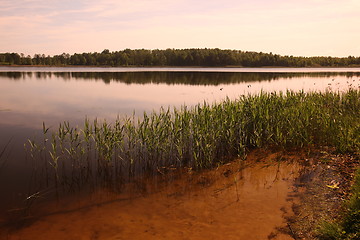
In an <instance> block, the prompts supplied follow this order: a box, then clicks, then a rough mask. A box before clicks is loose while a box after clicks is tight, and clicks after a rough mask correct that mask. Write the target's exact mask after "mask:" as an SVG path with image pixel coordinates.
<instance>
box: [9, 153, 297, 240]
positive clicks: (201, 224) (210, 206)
mask: <svg viewBox="0 0 360 240" xmlns="http://www.w3.org/2000/svg"><path fill="white" fill-rule="evenodd" d="M278 156H279V153H267V152H261V151H255V152H252V153H250V154H249V156H248V159H247V161H245V162H242V161H239V162H237V161H235V162H232V163H230V164H227V165H225V166H222V167H220V168H218V169H215V170H210V171H205V172H202V173H192V174H190V173H187V174H184V173H183V174H182V175H181V176H180V178H176V179H175V180H174V179H173V180H172V181H171V182H168V184H164V183H163V181H161V182H162V183H163V186H162V187H159V188H154V185H155V184H154V182H146V181H141V182H139V184H141V185H142V187H141V189H142V190H141V191H136V190H133V192H132V193H124V194H118V195H113V194H111V193H108V194H107V193H106V192H99V193H98V194H97V195H94V196H93V197H92V199H91V201H89V197H87V198H78V199H72V200H70V201H68V202H67V204H57V205H49V206H48V207H47V208H45V209H43V211H45V212H47V214H49V213H50V215H47V216H43V217H41V218H40V219H39V220H38V221H36V222H34V223H33V224H31V225H29V226H28V227H25V228H23V229H21V230H19V231H15V232H12V233H11V234H9V235H8V236H7V237H8V238H7V239H23V240H25V239H39V240H40V239H50V238H51V239H261V240H263V239H268V237H269V236H272V237H273V238H271V239H293V238H291V237H290V236H288V235H285V234H282V233H281V232H279V231H278V230H277V229H279V228H284V229H285V230H286V229H287V225H286V222H285V218H284V217H285V216H291V214H292V210H291V206H292V203H293V201H295V200H296V199H294V198H291V195H292V191H293V189H292V184H293V183H294V180H295V179H296V178H297V177H298V176H299V172H300V170H301V167H300V166H299V165H298V163H297V162H296V161H291V160H297V158H298V156H283V158H284V159H287V160H290V161H288V162H282V163H278V162H276V159H277V158H278ZM260 159H262V160H261V162H257V161H259V160H260ZM256 162H257V163H256ZM159 180H161V179H158V181H159ZM131 189H136V188H131ZM137 189H138V190H139V188H137ZM34 212H35V214H36V213H38V212H37V211H34Z"/></svg>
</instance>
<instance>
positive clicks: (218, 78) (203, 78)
mask: <svg viewBox="0 0 360 240" xmlns="http://www.w3.org/2000/svg"><path fill="white" fill-rule="evenodd" d="M359 76H360V72H291V73H288V72H156V71H155V72H0V77H3V78H9V79H13V80H21V79H27V78H33V77H35V78H36V79H39V80H40V79H52V78H54V77H56V78H59V79H63V80H64V81H70V80H86V81H103V82H104V83H106V84H110V83H111V82H120V83H126V84H168V85H174V84H186V85H204V86H206V85H215V86H216V85H219V84H234V83H242V82H256V81H274V80H279V79H294V78H310V77H311V78H330V77H346V78H352V77H359Z"/></svg>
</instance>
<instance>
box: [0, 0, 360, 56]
mask: <svg viewBox="0 0 360 240" xmlns="http://www.w3.org/2000/svg"><path fill="white" fill-rule="evenodd" d="M358 9H360V2H359V1H356V0H344V1H341V2H339V1H335V0H304V1H295V0H286V1H285V0H271V1H270V0H252V1H250V0H237V1H235V0H223V1H215V0H207V1H205V0H198V1H193V0H177V1H175V0H121V1H118V0H96V1H95V0H80V1H73V0H63V1H59V0H46V1H45V0H23V1H18V0H2V8H1V9H0V32H2V33H6V34H3V36H2V37H1V38H0V52H4V51H5V52H6V51H18V52H25V53H26V54H27V53H30V54H33V53H35V52H45V53H46V54H60V53H62V52H70V53H72V52H81V51H101V50H102V49H104V48H109V49H113V50H119V49H120V48H153V47H156V48H167V47H174V48H182V47H221V48H234V49H243V50H261V51H273V52H275V51H280V50H281V49H282V50H281V51H280V53H286V52H287V51H289V49H290V51H291V53H289V54H294V55H295V54H297V55H301V54H302V51H305V50H304V49H305V48H304V46H303V45H304V44H306V45H307V46H306V47H307V49H309V52H311V51H314V52H313V54H316V55H318V54H321V52H325V50H326V49H325V45H327V46H328V45H332V47H331V48H332V49H334V51H335V52H336V49H338V50H339V52H338V53H336V54H338V55H339V54H345V53H341V52H344V47H343V46H341V47H340V46H339V45H340V44H343V42H344V41H346V39H345V38H346V37H351V38H352V40H351V41H353V42H356V41H357V42H358V41H359V40H360V39H359V33H358V32H359V30H360V29H359V26H360V21H359V18H358V17H357V15H358V14H357V11H358ZM323 42H325V43H326V44H324V43H323ZM347 43H349V42H348V41H347ZM350 45H351V46H353V45H355V44H352V42H350ZM313 46H318V49H317V50H316V49H314V48H313ZM355 50H356V49H355ZM340 51H341V52H340ZM349 51H350V50H349ZM357 52H358V51H357ZM354 54H355V53H354ZM358 54H360V53H358Z"/></svg>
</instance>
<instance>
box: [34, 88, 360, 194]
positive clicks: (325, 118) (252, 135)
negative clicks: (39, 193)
mask: <svg viewBox="0 0 360 240" xmlns="http://www.w3.org/2000/svg"><path fill="white" fill-rule="evenodd" d="M50 135H51V136H50ZM48 139H51V140H50V142H51V144H50V145H51V146H49V144H48V143H49V141H48ZM274 145H275V146H279V147H282V148H289V147H304V146H310V145H328V146H334V147H336V148H337V149H338V151H340V152H348V151H359V149H360V91H359V90H353V89H350V90H348V91H347V92H342V93H340V92H337V93H336V92H323V93H320V92H311V93H304V92H291V91H288V92H285V93H264V92H261V93H260V94H258V95H247V96H240V97H239V98H238V99H237V100H230V99H226V100H224V101H222V102H219V103H213V104H208V103H206V102H204V103H202V104H198V105H196V106H194V107H191V108H189V107H186V106H183V107H181V108H180V109H177V108H174V109H170V108H168V109H164V108H162V109H160V110H159V111H158V112H152V113H144V114H143V116H142V117H141V118H136V117H135V116H134V115H133V116H132V117H126V118H119V117H118V118H117V119H116V120H115V121H114V122H113V123H107V122H106V121H98V120H97V119H95V120H94V121H93V122H91V121H90V120H89V119H86V120H85V122H84V125H83V126H82V127H81V128H79V127H72V126H70V124H69V123H68V122H65V123H63V124H60V125H59V128H58V130H57V131H48V129H47V128H46V127H45V124H44V137H43V140H42V141H35V140H29V148H28V149H29V153H30V154H31V156H32V158H33V159H34V160H36V159H42V160H41V161H42V162H45V163H46V164H47V166H46V167H44V169H45V170H44V171H45V178H46V181H47V182H52V183H53V184H56V186H58V188H60V187H62V188H63V189H70V190H75V189H77V188H81V187H82V186H84V184H88V183H91V184H90V185H92V186H97V185H106V186H108V187H112V188H114V189H121V187H119V186H121V184H122V183H124V182H127V181H131V179H133V177H135V176H140V175H144V174H146V175H154V174H158V173H159V172H162V171H163V170H164V169H167V168H183V167H186V168H192V169H197V170H199V169H204V168H211V167H213V166H216V165H218V164H222V163H224V162H226V161H229V160H230V159H233V158H235V157H244V156H245V154H246V152H247V151H248V150H249V149H252V148H261V147H268V146H274ZM49 169H52V173H51V174H50V170H49ZM44 171H43V172H44Z"/></svg>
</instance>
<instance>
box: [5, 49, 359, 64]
mask: <svg viewBox="0 0 360 240" xmlns="http://www.w3.org/2000/svg"><path fill="white" fill-rule="evenodd" d="M0 64H1V65H46V66H112V67H123V66H197V67H202V66H204V67H225V66H237V67H264V66H281V67H349V66H350V67H351V66H360V57H354V56H348V57H322V56H319V57H299V56H281V55H278V54H273V53H263V52H250V51H240V50H222V49H218V48H214V49H208V48H204V49H166V50H159V49H156V50H148V49H134V50H131V49H125V50H122V51H113V52H110V51H109V50H108V49H105V50H103V51H102V52H101V53H98V52H93V53H80V54H79V53H75V54H73V55H70V54H68V53H63V54H60V55H54V56H52V57H51V56H46V55H45V54H35V55H34V56H30V55H27V56H25V55H24V54H23V53H21V54H18V53H0Z"/></svg>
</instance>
